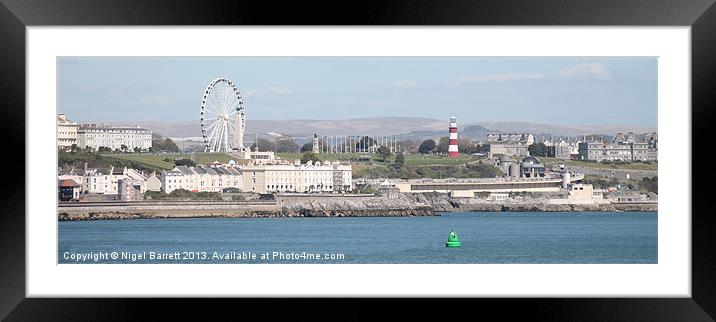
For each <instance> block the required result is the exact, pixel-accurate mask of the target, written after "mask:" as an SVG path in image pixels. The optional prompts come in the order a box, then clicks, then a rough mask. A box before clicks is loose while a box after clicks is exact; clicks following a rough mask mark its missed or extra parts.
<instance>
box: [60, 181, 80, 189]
mask: <svg viewBox="0 0 716 322" xmlns="http://www.w3.org/2000/svg"><path fill="white" fill-rule="evenodd" d="M57 181H58V182H57V185H58V186H59V187H79V186H80V184H79V183H77V182H76V181H75V180H72V179H63V180H57Z"/></svg>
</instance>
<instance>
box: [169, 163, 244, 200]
mask: <svg viewBox="0 0 716 322" xmlns="http://www.w3.org/2000/svg"><path fill="white" fill-rule="evenodd" d="M242 186H243V182H242V178H241V169H239V168H237V167H233V166H210V167H204V166H199V167H187V166H178V167H175V168H174V169H172V170H170V171H163V172H162V175H161V187H162V190H163V191H164V192H165V193H171V192H172V191H174V190H177V189H185V190H189V191H192V192H203V191H208V192H221V191H223V190H224V189H226V188H237V189H241V187H242Z"/></svg>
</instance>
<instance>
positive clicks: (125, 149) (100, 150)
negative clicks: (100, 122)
mask: <svg viewBox="0 0 716 322" xmlns="http://www.w3.org/2000/svg"><path fill="white" fill-rule="evenodd" d="M63 151H66V152H70V153H71V154H75V153H78V152H80V153H81V152H85V153H94V152H97V153H128V152H130V151H131V152H134V153H140V152H152V148H151V147H150V148H149V149H147V150H143V149H141V148H139V147H136V146H135V147H133V148H132V149H131V150H130V149H129V147H128V146H126V145H124V144H122V145H121V146H120V147H119V148H115V149H114V151H113V150H112V148H110V147H106V146H100V147H98V148H97V149H95V148H94V147H91V146H86V147H84V148H80V147H79V146H77V144H72V146H70V147H69V148H68V149H66V150H63Z"/></svg>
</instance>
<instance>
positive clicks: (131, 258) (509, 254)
mask: <svg viewBox="0 0 716 322" xmlns="http://www.w3.org/2000/svg"><path fill="white" fill-rule="evenodd" d="M58 225H59V227H58V229H59V234H58V236H59V243H58V246H59V247H58V262H59V263H91V264H97V263H108V264H109V263H145V264H161V263H176V264H181V263H187V264H188V263H204V264H237V263H239V264H244V263H257V264H260V263H265V264H281V263H290V264H296V263H307V264H343V263H371V264H380V263H386V264H422V263H431V264H448V263H495V264H498V263H499V264H528V263H551V264H557V263H559V264H562V263H574V264H576V263H585V264H598V263H618V264H632V263H652V264H653V263H657V258H658V257H657V253H658V252H657V213H656V212H571V213H554V212H518V213H509V212H481V213H460V212H455V213H443V214H441V215H440V216H427V217H340V218H336V217H332V218H187V219H136V220H135V219H132V220H98V221H61V222H59V223H58ZM452 229H455V232H457V234H458V236H459V237H460V241H461V242H462V247H460V248H446V247H445V242H446V240H447V237H448V235H449V233H450V231H451V230H452Z"/></svg>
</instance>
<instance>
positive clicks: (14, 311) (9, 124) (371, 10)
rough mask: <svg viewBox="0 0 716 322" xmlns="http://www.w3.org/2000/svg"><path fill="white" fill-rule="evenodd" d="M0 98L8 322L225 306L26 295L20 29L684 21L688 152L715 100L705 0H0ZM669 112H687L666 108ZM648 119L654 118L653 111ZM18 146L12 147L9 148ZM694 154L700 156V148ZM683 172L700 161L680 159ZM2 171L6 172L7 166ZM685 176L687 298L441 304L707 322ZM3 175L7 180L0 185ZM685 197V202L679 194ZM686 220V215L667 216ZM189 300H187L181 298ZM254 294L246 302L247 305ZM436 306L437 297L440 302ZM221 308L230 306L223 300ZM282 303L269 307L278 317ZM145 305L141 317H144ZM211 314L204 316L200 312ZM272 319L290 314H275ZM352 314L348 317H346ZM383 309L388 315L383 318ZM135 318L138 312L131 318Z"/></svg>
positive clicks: (515, 312) (0, 264) (698, 213)
mask: <svg viewBox="0 0 716 322" xmlns="http://www.w3.org/2000/svg"><path fill="white" fill-rule="evenodd" d="M0 3H1V5H0V40H1V41H2V46H0V53H1V56H0V102H2V107H3V108H2V113H3V114H2V118H1V119H2V120H3V122H4V123H5V124H4V126H2V127H0V131H1V132H0V133H2V137H3V138H5V139H6V140H9V143H7V144H8V145H7V147H12V148H11V149H12V151H13V152H12V153H13V154H14V155H17V156H19V157H15V158H13V161H12V163H9V161H5V162H3V163H5V165H6V167H4V168H5V170H6V171H5V173H6V175H9V177H6V178H7V179H6V180H4V183H5V184H6V185H7V186H5V187H6V189H3V190H4V191H3V192H4V193H3V194H2V195H3V197H2V198H3V210H4V211H3V212H2V214H0V317H3V318H4V319H7V320H8V321H35V320H53V321H54V320H93V321H107V320H123V319H129V318H132V317H137V316H138V315H137V314H138V312H139V310H147V311H148V312H156V313H157V314H161V315H160V316H161V317H163V318H164V319H169V318H170V317H171V316H184V317H187V315H186V314H188V313H189V312H186V311H185V310H176V308H182V307H193V308H196V307H204V306H209V307H211V308H216V310H213V311H206V310H203V311H202V317H203V319H208V318H210V317H211V316H222V315H223V314H226V313H227V310H228V309H227V306H226V305H231V304H227V303H226V301H215V300H203V301H192V300H189V299H176V300H173V301H167V300H147V299H45V298H43V299H37V298H26V295H25V294H26V292H25V263H26V261H25V204H24V202H23V201H24V200H25V194H26V193H28V192H26V188H27V184H28V182H26V176H25V173H27V172H28V171H31V169H27V168H24V170H25V171H18V170H20V169H19V167H20V166H19V163H20V161H22V163H23V164H25V161H26V160H25V153H24V152H25V149H26V148H27V147H26V146H25V142H24V135H20V133H23V134H24V133H25V130H26V127H25V108H24V107H25V80H26V78H25V67H26V65H25V54H26V46H25V39H26V36H25V35H26V34H25V30H26V29H25V27H26V26H82V25H170V26H173V25H306V24H308V25H408V26H413V25H523V26H524V25H527V26H531V25H556V26H565V25H566V26H569V25H586V26H690V27H691V37H692V38H691V46H692V47H691V55H692V56H691V59H692V60H691V62H692V80H691V86H692V106H691V110H690V113H691V116H692V130H691V131H692V133H691V134H692V137H691V139H692V151H701V150H697V149H696V148H697V147H708V146H709V145H708V144H709V142H708V141H707V140H708V139H709V138H710V137H711V136H710V135H709V133H711V132H710V131H709V129H710V126H709V125H710V124H709V123H710V121H711V120H712V119H713V118H712V116H713V107H714V106H716V104H714V103H716V100H715V99H714V93H716V41H715V40H716V6H714V5H713V3H714V0H690V1H683V0H632V1H618V0H601V1H593V0H591V1H590V0H573V1H559V0H548V1H528V0H527V1H522V0H520V1H518V0H503V1H470V0H463V1H429V0H413V1H404V2H401V3H396V2H393V1H390V2H387V1H386V2H378V1H376V2H352V3H345V2H340V1H336V2H325V3H324V2H306V1H301V2H288V1H287V2H281V3H274V2H269V1H253V2H249V1H224V2H218V1H168V0H161V1H152V2H148V1H137V0H124V1H110V0H94V1H82V0H72V1H52V0H38V1H34V0H33V1H27V0H24V1H23V0H0ZM674 112H675V113H688V112H689V111H688V110H685V111H674ZM660 117H664V116H661V115H660ZM20 147H21V148H20ZM703 156H704V157H705V155H703ZM684 162H691V165H692V169H694V171H695V169H699V167H700V160H699V159H697V158H695V157H693V156H691V158H685V159H684ZM10 169H13V171H10ZM688 175H690V176H691V178H692V181H691V182H692V187H683V188H684V189H691V192H692V200H691V205H692V217H691V222H692V227H691V233H692V254H691V258H692V263H691V265H692V266H691V267H692V272H691V281H692V292H691V294H692V297H691V298H619V299H607V298H566V299H556V298H552V299H480V300H472V301H470V302H471V303H470V304H468V305H465V304H464V303H462V301H458V302H455V301H450V302H446V301H443V302H444V303H445V304H449V305H450V306H451V308H450V312H453V310H459V309H469V310H472V311H475V312H477V311H479V315H480V316H483V317H488V316H491V313H497V314H499V315H498V316H502V317H505V318H512V317H526V318H530V319H534V318H537V319H549V320H594V321H607V320H649V321H661V320H675V321H701V320H704V321H712V320H714V318H716V292H715V291H714V289H715V287H714V285H715V284H716V276H715V275H716V274H714V272H716V266H715V264H714V263H715V261H716V251H714V250H713V248H712V247H713V246H715V243H714V241H715V240H716V226H715V225H714V221H715V220H714V217H713V216H714V215H715V214H716V211H714V210H715V209H714V204H713V203H710V202H708V198H709V196H708V194H709V192H710V190H709V188H708V186H707V182H710V181H711V180H710V179H712V178H713V177H714V175H713V171H704V172H703V173H699V178H698V180H694V176H692V174H691V173H689V174H688ZM8 180H9V181H8ZM685 202H686V201H685ZM667 215H688V214H667ZM316 301H317V300H315V299H310V300H309V299H303V300H300V301H298V303H297V304H298V306H299V307H304V308H305V307H310V306H313V305H316V304H315V303H316ZM421 301H422V300H416V302H419V303H410V304H399V305H395V304H391V306H392V309H391V312H392V314H393V315H402V314H403V313H404V311H405V310H414V309H415V308H421V310H422V309H427V308H429V307H435V308H439V307H442V306H440V305H438V306H433V305H432V304H430V305H428V304H424V305H421V304H420V302H421ZM190 302H191V303H190ZM263 302H264V301H257V300H250V301H249V300H246V301H245V303H242V304H240V305H241V306H244V307H253V306H254V305H255V304H263ZM320 302H321V306H332V307H334V308H338V309H344V310H345V311H346V312H352V315H351V316H352V317H358V316H361V315H372V314H371V313H368V312H369V311H365V310H362V309H357V308H356V307H362V308H365V306H372V305H373V303H372V302H371V301H368V300H361V301H359V302H368V303H365V304H364V303H359V304H356V303H353V302H346V301H341V302H338V301H336V300H320ZM440 302H441V301H438V303H440ZM229 307H233V306H229ZM281 311H282V310H273V311H272V312H271V313H272V314H279V313H281ZM146 313H147V312H145V314H146ZM212 313H213V314H212ZM283 313H284V314H292V312H291V311H285V312H283ZM355 314H358V315H355ZM389 315H391V314H388V316H389ZM140 317H142V318H145V319H146V318H148V316H146V315H141V316H140Z"/></svg>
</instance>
